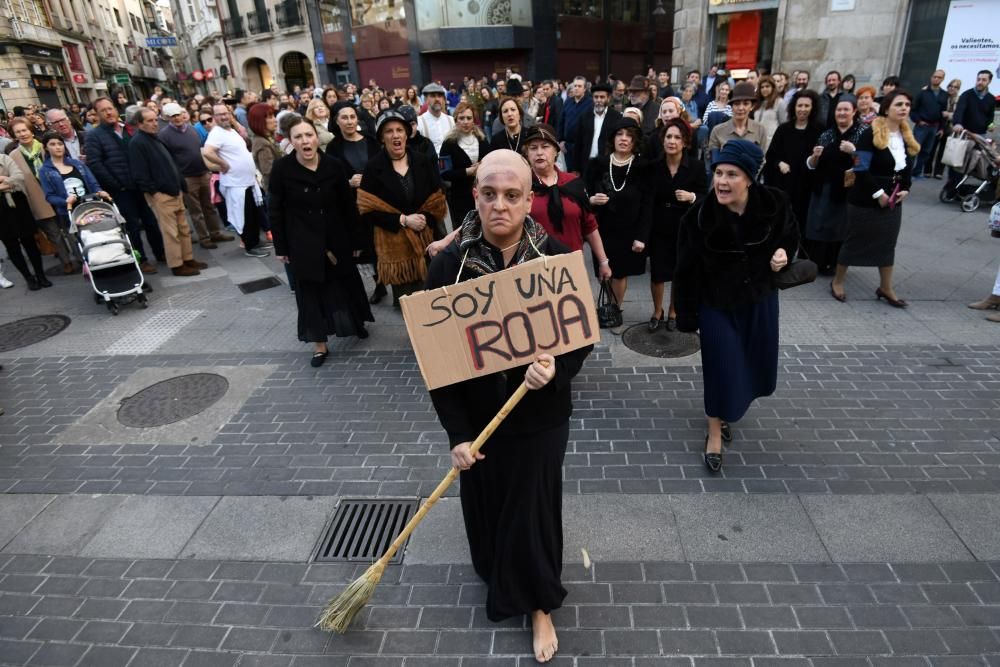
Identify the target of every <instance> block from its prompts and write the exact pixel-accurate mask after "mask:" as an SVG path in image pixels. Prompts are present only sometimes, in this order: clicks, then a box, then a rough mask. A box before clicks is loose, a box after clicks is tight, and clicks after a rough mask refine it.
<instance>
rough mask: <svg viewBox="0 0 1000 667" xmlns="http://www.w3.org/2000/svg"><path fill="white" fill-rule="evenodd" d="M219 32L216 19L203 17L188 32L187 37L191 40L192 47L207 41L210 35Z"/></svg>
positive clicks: (216, 34) (215, 34)
mask: <svg viewBox="0 0 1000 667" xmlns="http://www.w3.org/2000/svg"><path fill="white" fill-rule="evenodd" d="M219 34H220V29H219V22H218V19H214V18H213V19H208V18H203V20H201V21H198V22H197V23H195V24H194V26H193V27H192V28H191V29H190V31H189V32H188V38H189V39H190V40H191V45H192V46H194V47H198V46H200V45H201V44H202V43H204V42H206V41H208V40H209V39H211V38H212V37H215V36H218V35H219Z"/></svg>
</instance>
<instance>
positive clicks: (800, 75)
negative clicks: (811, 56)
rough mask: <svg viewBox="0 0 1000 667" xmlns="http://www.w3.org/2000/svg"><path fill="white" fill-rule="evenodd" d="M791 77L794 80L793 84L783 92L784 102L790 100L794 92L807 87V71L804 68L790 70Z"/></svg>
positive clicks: (786, 102) (787, 102)
mask: <svg viewBox="0 0 1000 667" xmlns="http://www.w3.org/2000/svg"><path fill="white" fill-rule="evenodd" d="M792 79H793V80H794V81H795V85H794V86H793V87H792V88H790V89H789V90H788V91H787V92H785V104H789V103H790V102H791V101H792V98H793V97H795V93H797V92H799V91H800V90H805V89H806V88H808V87H809V72H806V71H804V70H797V71H795V72H792Z"/></svg>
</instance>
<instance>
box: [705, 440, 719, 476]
mask: <svg viewBox="0 0 1000 667" xmlns="http://www.w3.org/2000/svg"><path fill="white" fill-rule="evenodd" d="M705 467H706V468H708V471H709V472H719V471H720V470H722V452H710V451H708V436H707V435H706V436H705Z"/></svg>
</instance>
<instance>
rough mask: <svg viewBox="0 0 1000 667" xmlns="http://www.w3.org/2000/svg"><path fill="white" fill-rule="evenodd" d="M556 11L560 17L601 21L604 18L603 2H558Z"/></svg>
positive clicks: (597, 0)
mask: <svg viewBox="0 0 1000 667" xmlns="http://www.w3.org/2000/svg"><path fill="white" fill-rule="evenodd" d="M556 11H557V12H558V13H559V14H561V15H562V16H586V17H587V18H592V19H601V18H604V0H560V1H559V2H558V3H557V6H556Z"/></svg>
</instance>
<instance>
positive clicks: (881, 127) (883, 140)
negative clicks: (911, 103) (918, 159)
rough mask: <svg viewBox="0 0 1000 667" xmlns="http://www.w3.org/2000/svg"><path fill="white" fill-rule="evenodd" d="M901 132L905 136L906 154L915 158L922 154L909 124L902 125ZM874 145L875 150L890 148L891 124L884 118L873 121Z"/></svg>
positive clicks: (880, 117)
mask: <svg viewBox="0 0 1000 667" xmlns="http://www.w3.org/2000/svg"><path fill="white" fill-rule="evenodd" d="M899 131H900V133H901V134H902V135H903V141H904V142H905V143H906V153H907V155H909V156H910V157H914V156H916V155H917V153H919V152H920V144H919V143H917V140H916V139H915V138H914V136H913V129H912V128H911V127H910V124H909V123H908V122H904V123H901V124H900V126H899ZM872 144H873V145H874V146H875V148H878V149H879V150H883V149H886V148H888V147H889V123H888V122H887V121H886V119H885V118H884V117H882V116H879V117H878V118H876V119H875V120H873V121H872Z"/></svg>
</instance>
